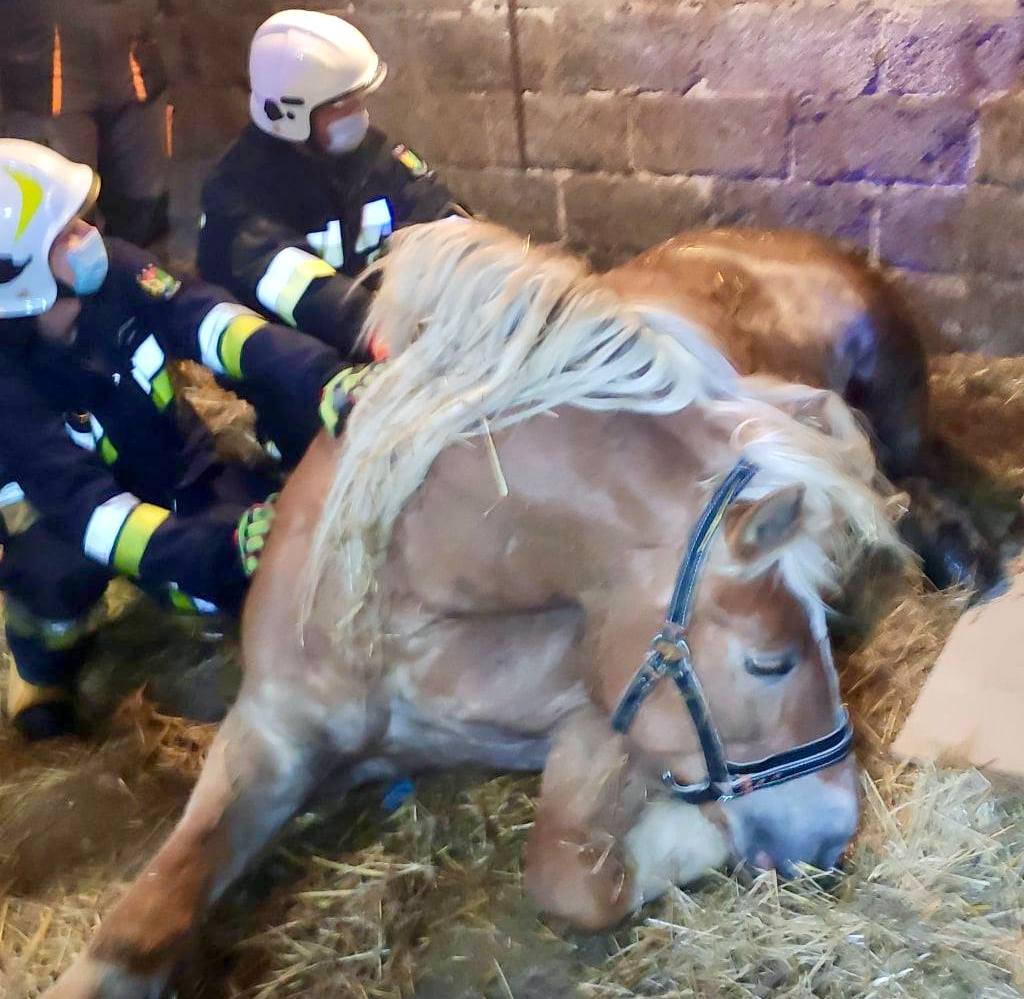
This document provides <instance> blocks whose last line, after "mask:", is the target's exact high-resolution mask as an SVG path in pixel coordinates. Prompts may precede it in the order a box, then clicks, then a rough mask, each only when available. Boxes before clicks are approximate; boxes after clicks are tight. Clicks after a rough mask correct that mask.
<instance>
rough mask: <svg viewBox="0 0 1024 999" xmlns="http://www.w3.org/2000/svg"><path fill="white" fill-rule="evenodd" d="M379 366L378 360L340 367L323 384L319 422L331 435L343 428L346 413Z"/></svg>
mask: <svg viewBox="0 0 1024 999" xmlns="http://www.w3.org/2000/svg"><path fill="white" fill-rule="evenodd" d="M379 368H380V362H374V363H372V364H355V365H352V366H351V367H347V368H342V369H341V371H339V372H338V373H337V374H336V375H335V376H334V377H333V378H332V379H331V380H330V381H329V382H328V383H327V384H326V385H325V386H324V389H323V392H322V394H321V396H320V422H321V423H322V424H323V425H324V427H325V428H326V430H327V432H328V433H329V434H330V435H331V436H332V437H338V436H340V434H341V432H342V430H344V429H345V421H346V420H347V419H348V414H349V413H350V412H351V411H352V407H353V406H354V405H355V404H356V403H357V402H358V401H359V397H360V395H362V394H363V392H364V391H365V390H366V386H367V385H368V384H369V381H370V379H371V377H372V376H373V374H374V373H375V372H376V371H377V370H378V369H379Z"/></svg>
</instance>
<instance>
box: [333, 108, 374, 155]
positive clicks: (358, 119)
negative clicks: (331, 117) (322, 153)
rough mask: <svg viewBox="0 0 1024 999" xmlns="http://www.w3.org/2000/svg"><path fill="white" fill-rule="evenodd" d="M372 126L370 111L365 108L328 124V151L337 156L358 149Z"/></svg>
mask: <svg viewBox="0 0 1024 999" xmlns="http://www.w3.org/2000/svg"><path fill="white" fill-rule="evenodd" d="M369 127H370V113H369V112H368V111H367V110H366V109H365V108H363V110H362V111H356V112H355V114H350V115H346V116H345V117H344V118H338V119H337V120H336V121H332V122H331V123H330V124H329V125H328V126H327V151H328V152H329V153H332V154H333V155H335V156H340V155H342V154H343V153H350V152H352V150H353V149H358V148H359V145H360V144H361V143H362V141H363V139H365V138H366V131H367V129H368V128H369Z"/></svg>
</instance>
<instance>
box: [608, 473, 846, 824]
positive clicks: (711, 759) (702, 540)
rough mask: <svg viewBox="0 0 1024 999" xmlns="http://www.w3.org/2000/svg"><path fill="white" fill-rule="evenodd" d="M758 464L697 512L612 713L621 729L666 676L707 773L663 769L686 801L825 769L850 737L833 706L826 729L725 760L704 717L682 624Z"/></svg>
mask: <svg viewBox="0 0 1024 999" xmlns="http://www.w3.org/2000/svg"><path fill="white" fill-rule="evenodd" d="M757 471H758V469H757V466H756V465H755V464H753V463H752V462H749V461H747V460H745V459H740V461H739V462H737V464H736V466H735V467H734V468H733V469H732V471H731V472H730V473H729V474H728V475H727V476H726V477H725V480H724V481H723V482H722V484H721V485H720V486H719V487H718V489H717V490H715V494H714V495H713V496H712V497H711V499H710V501H709V502H708V505H707V506H706V507H705V508H704V511H703V513H701V515H700V519H699V520H698V521H697V525H696V526H695V527H694V529H693V533H692V534H691V535H690V543H689V545H688V546H687V548H686V554H685V556H684V557H683V561H682V564H681V565H680V567H679V575H678V576H677V577H676V585H675V590H674V591H673V593H672V602H671V603H670V604H669V608H668V613H667V614H666V615H665V624H664V625H663V627H662V629H661V631H660V632H659V633H658V634H657V635H656V636H655V637H654V639H653V641H652V642H651V647H650V651H649V652H648V653H647V658H646V659H645V660H644V662H643V665H642V666H641V667H640V669H639V670H637V673H636V675H635V676H634V677H633V679H632V680H631V681H630V684H629V686H628V687H627V688H626V692H625V693H624V694H623V695H622V699H621V700H620V701H619V704H618V707H617V708H616V709H615V713H614V714H613V715H612V727H613V728H614V729H615V730H616V731H617V732H622V733H625V732H627V731H628V730H629V727H630V725H632V724H633V719H634V718H635V717H636V714H637V712H638V711H639V710H640V706H641V705H642V704H643V702H644V700H645V698H646V697H647V695H648V694H649V693H650V692H651V691H652V690H653V689H654V688H655V686H656V685H657V684H658V682H659V681H660V680H661V679H662V678H663V677H666V676H667V677H669V678H670V679H671V680H672V682H673V683H675V685H676V688H677V689H678V690H679V693H680V694H682V696H683V700H684V701H685V702H686V707H687V709H688V710H689V712H690V717H691V718H692V719H693V725H694V728H696V730H697V736H698V738H699V739H700V747H701V749H702V750H703V752H704V762H705V766H706V768H707V778H706V779H705V780H704V782H703V783H702V784H680V783H679V782H678V781H677V780H676V779H675V777H674V776H673V775H672V772H671V771H666V772H665V773H664V774H663V775H662V778H661V779H662V781H664V783H665V786H666V787H667V788H668V789H669V791H670V792H671V793H672V795H673V796H674V797H676V798H680V799H682V800H683V801H685V802H688V803H689V804H691V805H701V804H705V803H707V802H711V801H729V800H730V799H731V798H737V797H739V796H741V795H744V794H750V793H751V792H752V791H756V790H758V788H762V787H772V786H774V785H776V784H784V783H786V782H787V781H791V780H796V778H797V777H803V776H805V775H807V774H812V773H815V772H816V771H818V770H824V769H825V768H826V767H830V766H832V765H833V764H836V763H839V762H840V761H841V760H845V759H846V757H847V756H849V754H850V746H851V744H852V742H853V728H852V726H851V725H850V718H849V715H848V714H847V713H846V711H845V709H843V708H840V710H839V715H838V718H837V724H836V727H835V728H834V729H833V730H832V731H831V732H829V733H828V735H825V736H822V738H820V739H815V740H814V741H813V742H805V743H803V744H802V745H800V746H795V747H794V748H793V749H789V750H787V751H786V752H784V753H776V754H775V755H774V756H766V757H764V759H761V760H755V761H753V762H751V763H730V762H729V761H728V760H727V759H726V757H725V750H724V749H723V748H722V740H721V738H720V737H719V735H718V729H716V728H715V723H714V721H712V719H711V712H710V709H709V708H708V702H707V700H706V698H705V697H704V691H703V690H702V689H701V686H700V681H699V680H698V679H697V675H696V673H695V672H694V670H693V663H692V662H691V661H690V648H689V646H688V645H687V644H686V629H687V625H688V624H689V620H690V613H691V611H692V610H693V598H694V594H695V593H696V590H697V582H698V579H699V577H700V571H701V569H702V568H703V566H704V562H705V560H706V559H707V555H708V551H709V549H710V548H711V544H712V542H713V541H714V538H715V535H716V534H717V533H718V529H719V527H720V526H721V524H722V520H723V519H724V517H725V513H726V511H727V510H728V509H729V507H730V506H731V505H732V504H733V502H735V500H736V499H737V497H738V496H739V495H740V493H741V492H742V491H743V489H744V488H745V487H746V485H747V484H748V483H749V482H750V480H751V479H752V478H753V477H754V476H755V475H756V474H757Z"/></svg>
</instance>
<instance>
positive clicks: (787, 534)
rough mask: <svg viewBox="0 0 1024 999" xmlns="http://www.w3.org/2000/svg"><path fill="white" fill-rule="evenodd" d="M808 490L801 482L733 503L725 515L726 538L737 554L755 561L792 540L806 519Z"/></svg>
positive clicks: (738, 556) (739, 556)
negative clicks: (743, 501) (805, 499)
mask: <svg viewBox="0 0 1024 999" xmlns="http://www.w3.org/2000/svg"><path fill="white" fill-rule="evenodd" d="M804 491H805V490H804V486H803V484H802V483H799V482H797V483H794V484H793V485H789V486H783V487H782V488H781V489H776V490H775V492H773V493H769V494H768V495H767V496H763V497H762V498H761V499H759V500H751V501H750V502H747V503H737V504H736V505H735V506H733V507H732V508H731V509H730V510H729V512H728V514H727V515H726V519H725V539H726V542H727V543H728V545H729V547H730V548H731V549H732V552H733V554H734V555H735V556H736V557H737V558H741V559H745V560H749V561H753V560H754V559H757V558H761V557H763V556H765V555H768V554H770V553H771V552H773V551H774V550H775V549H776V548H778V547H779V546H780V545H782V544H785V543H786V542H787V541H789V539H790V538H792V537H793V535H794V534H796V532H797V531H798V530H799V528H800V523H801V521H802V520H803V513H804Z"/></svg>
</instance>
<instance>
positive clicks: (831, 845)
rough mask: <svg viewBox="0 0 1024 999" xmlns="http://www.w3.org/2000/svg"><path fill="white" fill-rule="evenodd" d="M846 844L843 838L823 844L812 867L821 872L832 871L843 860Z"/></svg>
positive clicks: (846, 841)
mask: <svg viewBox="0 0 1024 999" xmlns="http://www.w3.org/2000/svg"><path fill="white" fill-rule="evenodd" d="M848 842H849V841H848V840H847V839H846V838H845V837H842V838H837V839H834V840H831V841H830V842H826V843H823V844H822V846H821V849H820V851H819V852H818V857H817V859H816V860H815V862H814V866H815V867H817V868H818V869H819V870H822V871H834V870H835V869H836V868H837V867H838V866H839V862H840V860H842V858H843V853H844V852H845V851H846V844H847V843H848Z"/></svg>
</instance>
